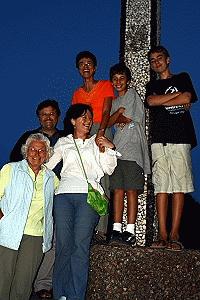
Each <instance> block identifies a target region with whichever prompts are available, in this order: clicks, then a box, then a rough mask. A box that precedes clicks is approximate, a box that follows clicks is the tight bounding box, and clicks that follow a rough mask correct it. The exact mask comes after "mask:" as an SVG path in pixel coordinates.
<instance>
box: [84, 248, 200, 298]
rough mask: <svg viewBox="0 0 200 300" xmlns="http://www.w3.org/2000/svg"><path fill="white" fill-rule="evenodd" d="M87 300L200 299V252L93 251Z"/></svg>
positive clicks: (140, 249)
mask: <svg viewBox="0 0 200 300" xmlns="http://www.w3.org/2000/svg"><path fill="white" fill-rule="evenodd" d="M90 260H91V261H90V273H89V284H88V293H87V297H86V299H87V300H98V299H101V300H104V299H109V300H111V299H113V300H115V299H116V300H117V299H120V300H129V299H131V300H146V299H147V300H151V299H152V300H155V299H158V300H164V299H170V300H172V299H182V300H185V299H186V300H187V299H200V251H198V250H183V251H181V252H171V251H167V250H153V249H150V248H147V247H146V248H145V247H135V248H132V247H131V246H126V245H117V246H112V245H94V246H93V247H92V249H91V258H90Z"/></svg>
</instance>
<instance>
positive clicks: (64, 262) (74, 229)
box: [53, 194, 99, 300]
mask: <svg viewBox="0 0 200 300" xmlns="http://www.w3.org/2000/svg"><path fill="white" fill-rule="evenodd" d="M86 199H87V194H58V195H56V196H55V199H54V217H55V226H56V257H55V264H54V272H53V292H54V298H55V299H59V298H60V297H61V296H65V297H66V298H67V300H84V299H85V292H86V288H87V279H88V268H89V250H90V243H91V239H92V235H93V231H94V228H95V226H96V224H97V222H98V220H99V216H98V214H97V213H96V212H95V211H94V210H93V209H92V208H91V207H90V206H89V205H88V204H87V201H86Z"/></svg>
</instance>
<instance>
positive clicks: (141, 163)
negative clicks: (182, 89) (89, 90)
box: [109, 64, 150, 245]
mask: <svg viewBox="0 0 200 300" xmlns="http://www.w3.org/2000/svg"><path fill="white" fill-rule="evenodd" d="M110 80H111V82H112V84H113V86H114V88H115V90H116V91H117V93H118V97H117V99H116V100H115V101H113V104H112V109H111V117H110V120H109V126H112V125H114V127H115V134H114V140H113V143H114V144H115V146H116V150H117V151H119V152H120V153H121V155H122V156H121V157H119V158H118V162H117V167H116V169H115V171H114V173H113V174H112V175H111V177H110V188H111V190H113V191H114V200H113V209H114V216H113V218H114V224H113V231H112V235H111V243H112V242H116V241H117V242H123V243H126V244H130V245H135V243H136V237H135V222H136V218H137V211H138V195H139V194H141V193H142V192H143V189H144V174H149V173H150V164H149V155H148V146H147V141H146V137H145V112H144V106H143V103H142V101H141V99H140V97H139V95H138V94H137V92H136V90H135V89H133V88H130V89H128V85H129V82H130V81H131V72H130V70H129V69H128V68H127V67H126V66H125V65H124V64H116V65H114V66H113V67H111V69H110ZM125 194H126V196H127V226H126V229H125V230H124V231H123V232H122V218H123V210H124V196H125Z"/></svg>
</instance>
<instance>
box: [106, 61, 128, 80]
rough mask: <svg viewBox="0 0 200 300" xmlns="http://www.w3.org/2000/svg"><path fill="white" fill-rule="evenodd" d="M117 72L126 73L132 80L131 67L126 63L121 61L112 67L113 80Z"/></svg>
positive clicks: (111, 77)
mask: <svg viewBox="0 0 200 300" xmlns="http://www.w3.org/2000/svg"><path fill="white" fill-rule="evenodd" d="M116 74H125V75H126V77H127V79H128V81H131V77H132V76H131V71H130V69H129V68H128V67H127V66H126V65H125V64H124V63H119V64H115V65H114V66H112V67H111V68H110V80H111V81H112V79H113V76H114V75H116Z"/></svg>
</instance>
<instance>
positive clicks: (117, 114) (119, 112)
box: [108, 107, 125, 127]
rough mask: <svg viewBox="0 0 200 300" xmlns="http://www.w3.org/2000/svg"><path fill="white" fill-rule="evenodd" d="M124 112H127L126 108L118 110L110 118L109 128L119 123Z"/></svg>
mask: <svg viewBox="0 0 200 300" xmlns="http://www.w3.org/2000/svg"><path fill="white" fill-rule="evenodd" d="M124 110H125V108H124V107H120V108H118V110H117V111H116V112H115V113H114V114H112V116H110V119H109V122H108V127H111V126H112V125H114V124H115V123H119V122H118V119H119V117H120V116H122V114H123V112H124ZM122 117H123V116H122Z"/></svg>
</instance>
